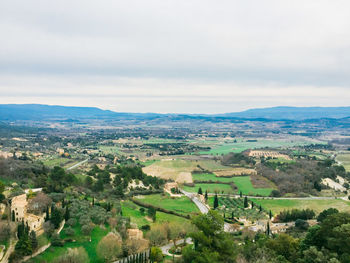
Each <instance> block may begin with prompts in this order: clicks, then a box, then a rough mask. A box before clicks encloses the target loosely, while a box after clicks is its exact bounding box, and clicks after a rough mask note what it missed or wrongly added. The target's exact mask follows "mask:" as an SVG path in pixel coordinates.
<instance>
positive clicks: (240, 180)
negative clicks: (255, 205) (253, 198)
mask: <svg viewBox="0 0 350 263" xmlns="http://www.w3.org/2000/svg"><path fill="white" fill-rule="evenodd" d="M232 179H233V182H234V183H235V185H236V186H237V188H238V191H242V193H243V194H244V195H261V196H269V195H270V193H271V191H272V190H273V188H254V186H253V185H252V182H251V180H250V176H237V177H233V178H232Z"/></svg>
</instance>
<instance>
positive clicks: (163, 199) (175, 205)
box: [137, 194, 199, 215]
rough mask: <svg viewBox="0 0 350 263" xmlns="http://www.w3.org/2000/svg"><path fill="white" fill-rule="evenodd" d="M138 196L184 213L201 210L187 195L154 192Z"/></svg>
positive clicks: (154, 204)
mask: <svg viewBox="0 0 350 263" xmlns="http://www.w3.org/2000/svg"><path fill="white" fill-rule="evenodd" d="M137 198H139V199H140V201H141V202H142V203H146V204H150V205H153V206H157V207H161V208H164V209H167V210H171V211H174V212H177V213H179V214H183V215H188V214H193V213H198V212H199V210H198V208H197V206H196V205H195V204H194V203H193V202H192V201H191V200H190V199H188V198H187V197H185V196H182V197H178V198H172V197H170V196H169V195H161V194H154V195H144V196H138V197H137Z"/></svg>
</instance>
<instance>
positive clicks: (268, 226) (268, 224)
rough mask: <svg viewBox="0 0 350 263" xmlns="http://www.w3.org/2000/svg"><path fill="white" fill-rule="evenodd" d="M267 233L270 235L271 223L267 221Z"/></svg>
mask: <svg viewBox="0 0 350 263" xmlns="http://www.w3.org/2000/svg"><path fill="white" fill-rule="evenodd" d="M266 235H268V236H269V235H270V223H269V222H267V226H266Z"/></svg>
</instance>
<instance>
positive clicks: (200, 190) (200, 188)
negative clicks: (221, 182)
mask: <svg viewBox="0 0 350 263" xmlns="http://www.w3.org/2000/svg"><path fill="white" fill-rule="evenodd" d="M198 194H199V195H202V194H203V191H202V187H199V189H198Z"/></svg>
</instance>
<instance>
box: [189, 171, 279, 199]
mask: <svg viewBox="0 0 350 263" xmlns="http://www.w3.org/2000/svg"><path fill="white" fill-rule="evenodd" d="M192 177H193V180H200V181H210V180H212V181H220V182H233V183H234V184H235V185H236V186H237V188H238V191H234V190H233V189H232V187H231V185H228V184H215V183H214V184H203V183H197V184H195V186H194V187H190V186H184V187H183V188H184V190H185V191H188V192H193V193H196V192H198V189H199V187H201V188H202V190H203V192H205V190H208V192H209V193H222V191H224V193H226V194H234V193H239V192H240V191H242V193H243V194H244V195H260V196H269V195H270V193H271V191H272V190H273V188H254V186H253V185H252V182H251V181H250V176H234V177H231V178H224V177H216V176H215V175H214V174H193V175H192Z"/></svg>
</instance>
